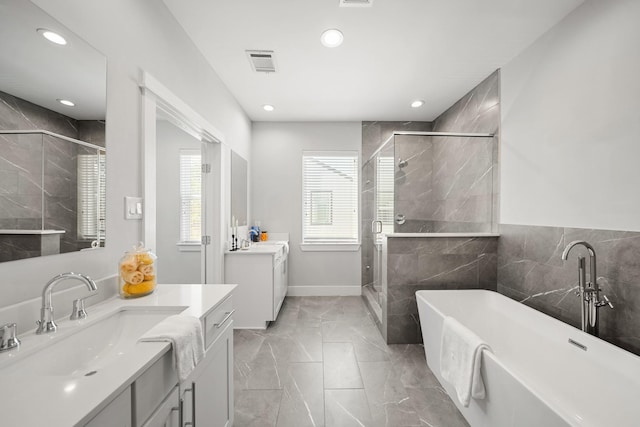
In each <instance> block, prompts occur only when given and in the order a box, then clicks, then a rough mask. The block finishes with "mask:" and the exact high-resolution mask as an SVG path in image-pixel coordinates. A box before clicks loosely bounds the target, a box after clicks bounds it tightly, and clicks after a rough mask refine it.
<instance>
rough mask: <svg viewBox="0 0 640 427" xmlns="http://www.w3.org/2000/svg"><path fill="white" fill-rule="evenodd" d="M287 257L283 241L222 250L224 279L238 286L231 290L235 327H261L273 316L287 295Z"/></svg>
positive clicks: (287, 247) (264, 326)
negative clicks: (243, 248)
mask: <svg viewBox="0 0 640 427" xmlns="http://www.w3.org/2000/svg"><path fill="white" fill-rule="evenodd" d="M288 256H289V246H288V243H286V241H267V242H262V243H259V244H254V245H251V247H250V248H247V249H246V250H237V251H227V252H226V253H225V257H224V279H225V280H224V281H225V282H226V283H236V284H237V285H238V287H237V288H236V290H235V291H234V303H235V307H236V312H235V316H234V324H235V327H236V328H239V329H245V328H246V329H265V328H266V327H267V325H268V323H269V322H271V321H274V320H276V319H277V317H278V313H279V312H280V308H281V307H282V303H283V302H284V298H285V296H286V295H287V289H288V282H289V280H288V277H289V261H288Z"/></svg>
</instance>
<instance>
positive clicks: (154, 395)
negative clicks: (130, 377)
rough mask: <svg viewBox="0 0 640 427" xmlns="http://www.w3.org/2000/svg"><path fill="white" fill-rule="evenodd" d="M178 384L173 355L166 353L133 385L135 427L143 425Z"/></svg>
mask: <svg viewBox="0 0 640 427" xmlns="http://www.w3.org/2000/svg"><path fill="white" fill-rule="evenodd" d="M177 384H178V374H177V373H176V370H175V368H174V367H173V353H172V351H171V350H169V351H167V352H166V353H165V354H164V355H163V356H162V357H161V358H160V359H158V360H157V361H156V362H154V364H153V365H151V366H150V367H149V369H147V370H146V371H145V372H144V373H143V374H142V375H140V377H139V378H138V379H137V380H136V382H135V383H133V399H134V400H133V401H134V408H133V411H134V415H135V418H134V419H135V425H136V426H137V427H139V426H141V425H143V424H144V423H145V422H146V421H147V419H148V418H149V416H150V415H151V414H152V413H153V412H154V411H155V410H156V408H157V407H158V406H159V405H160V404H161V403H162V401H163V400H164V399H165V397H167V395H168V394H169V393H170V392H171V391H172V390H173V388H174V387H175V386H176V385H177Z"/></svg>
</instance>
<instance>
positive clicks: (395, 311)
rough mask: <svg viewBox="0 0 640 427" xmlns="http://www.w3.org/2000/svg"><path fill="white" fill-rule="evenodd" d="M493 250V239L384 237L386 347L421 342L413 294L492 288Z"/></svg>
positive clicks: (494, 255)
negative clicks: (440, 290)
mask: <svg viewBox="0 0 640 427" xmlns="http://www.w3.org/2000/svg"><path fill="white" fill-rule="evenodd" d="M497 249H498V238H497V237H410V238H406V237H388V238H387V239H386V245H383V253H384V252H386V254H385V255H386V259H387V274H386V280H385V281H384V282H383V292H384V294H386V297H387V304H386V306H383V307H382V311H383V325H385V324H386V338H387V343H389V344H414V343H420V342H422V334H421V331H420V321H419V318H418V308H417V304H416V297H415V293H416V291H419V290H423V289H493V290H495V289H496V266H497V259H498V256H497ZM383 335H384V333H383Z"/></svg>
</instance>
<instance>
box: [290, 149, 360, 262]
mask: <svg viewBox="0 0 640 427" xmlns="http://www.w3.org/2000/svg"><path fill="white" fill-rule="evenodd" d="M308 157H347V158H350V159H353V161H354V162H355V164H354V169H353V173H354V177H353V179H354V181H353V186H354V188H353V191H354V192H355V194H354V198H355V204H354V209H355V220H354V225H353V226H354V228H355V236H353V237H352V238H349V237H335V236H334V237H330V236H327V237H326V238H323V237H321V236H320V237H309V236H308V234H309V230H308V228H307V227H311V225H312V224H311V222H310V221H311V215H312V212H311V211H310V209H311V206H310V205H309V203H311V202H310V200H311V194H310V191H311V190H310V189H309V188H308V185H307V176H306V166H305V160H306V159H307V158H308ZM301 163H302V165H301V166H302V243H301V244H300V249H301V250H302V251H322V252H324V251H331V252H333V251H357V250H358V249H359V248H360V235H361V233H360V173H361V171H360V158H359V153H358V152H357V151H355V150H349V151H303V152H302V162H301ZM327 191H331V189H325V188H319V189H317V191H316V192H323V193H324V192H327ZM333 197H334V196H333V195H332V196H331V208H330V212H329V215H330V217H331V218H332V219H333V218H334V213H336V214H338V213H337V212H334V210H335V207H334V202H333V200H334V199H333ZM338 215H339V214H338ZM316 225H322V224H316Z"/></svg>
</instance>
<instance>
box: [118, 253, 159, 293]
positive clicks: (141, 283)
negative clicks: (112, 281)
mask: <svg viewBox="0 0 640 427" xmlns="http://www.w3.org/2000/svg"><path fill="white" fill-rule="evenodd" d="M156 260H157V257H156V256H155V254H154V253H153V252H151V251H150V250H148V249H146V248H144V246H142V244H140V245H138V246H136V247H134V248H133V250H131V251H128V252H125V254H124V256H123V257H122V258H120V262H119V263H118V292H119V294H120V296H121V297H122V298H137V297H141V296H145V295H149V294H150V293H152V292H153V291H154V289H155V288H156Z"/></svg>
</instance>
